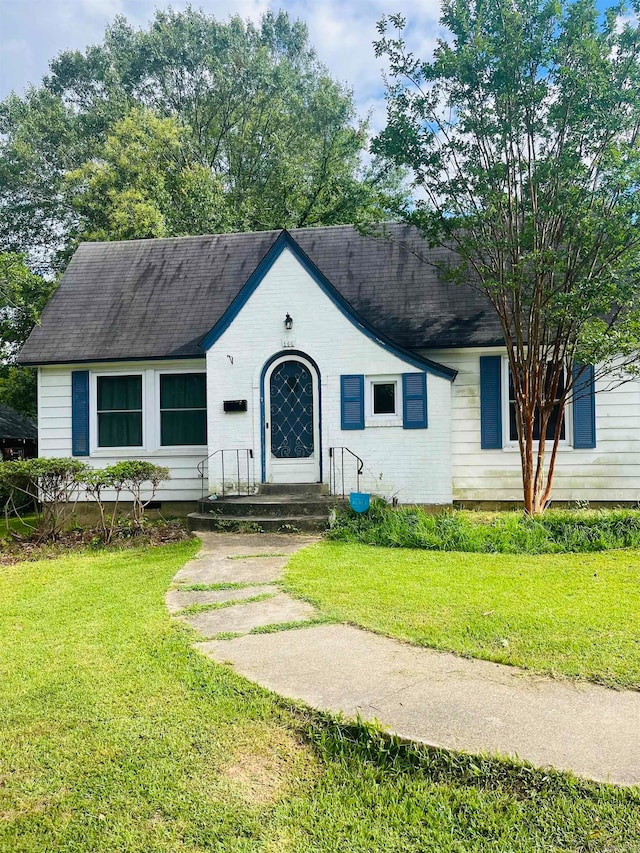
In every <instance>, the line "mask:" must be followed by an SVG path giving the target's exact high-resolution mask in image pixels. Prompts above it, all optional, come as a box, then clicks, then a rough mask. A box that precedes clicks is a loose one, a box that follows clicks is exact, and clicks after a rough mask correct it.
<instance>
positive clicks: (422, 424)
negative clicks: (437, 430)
mask: <svg viewBox="0 0 640 853" xmlns="http://www.w3.org/2000/svg"><path fill="white" fill-rule="evenodd" d="M402 426H403V428H404V429H426V428H427V374H426V373H403V374H402Z"/></svg>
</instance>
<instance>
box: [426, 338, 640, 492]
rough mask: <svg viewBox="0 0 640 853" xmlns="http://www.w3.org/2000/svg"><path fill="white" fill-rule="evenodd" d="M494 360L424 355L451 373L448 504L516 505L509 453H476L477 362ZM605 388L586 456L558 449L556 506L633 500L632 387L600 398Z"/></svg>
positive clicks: (638, 480)
mask: <svg viewBox="0 0 640 853" xmlns="http://www.w3.org/2000/svg"><path fill="white" fill-rule="evenodd" d="M501 352H504V351H500V350H488V349H486V350H478V349H476V350H471V349H467V350H442V351H433V350H430V351H428V352H426V351H425V353H424V354H425V355H428V356H429V357H430V358H433V359H434V360H436V361H438V362H440V363H442V364H446V365H447V366H449V367H453V368H454V369H455V370H457V371H459V372H458V376H457V378H456V381H455V383H454V385H453V397H452V411H451V419H452V422H451V436H452V475H453V497H454V500H470V501H477V500H488V501H510V500H516V501H517V500H521V499H522V481H521V474H520V456H519V453H518V451H517V449H513V448H505V449H503V450H481V449H480V356H481V355H491V354H499V353H501ZM607 387H608V383H607V382H605V381H599V382H597V384H596V392H597V393H596V441H597V446H596V447H595V448H594V449H593V450H574V449H573V448H571V447H566V448H561V449H560V451H559V455H558V462H557V466H556V476H555V481H554V483H555V485H554V490H553V498H554V499H556V500H559V501H575V500H590V501H638V500H640V382H639V381H633V382H628V383H625V384H624V385H620V386H619V387H615V386H614V387H612V388H611V390H605V389H606V388H607ZM503 393H504V389H503ZM506 437H508V435H507V436H505V438H506Z"/></svg>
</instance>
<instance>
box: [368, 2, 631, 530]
mask: <svg viewBox="0 0 640 853" xmlns="http://www.w3.org/2000/svg"><path fill="white" fill-rule="evenodd" d="M633 10H634V12H635V14H636V20H635V21H634V19H633V17H629V18H625V17H624V13H625V10H624V8H623V7H615V8H613V9H609V10H608V11H607V12H606V13H605V14H603V15H600V14H599V13H598V11H597V9H596V6H595V3H594V2H592V0H575V2H564V3H560V2H556V0H484V2H483V0H475V2H462V0H444V3H443V13H442V21H441V22H442V24H443V26H444V27H446V28H447V29H448V30H449V32H450V38H449V39H448V40H441V41H439V42H438V44H437V47H436V49H435V52H434V56H433V60H432V61H430V62H423V61H421V60H420V59H418V58H416V57H415V56H414V55H413V54H412V53H411V52H410V51H408V50H407V47H406V44H405V41H404V38H403V32H402V31H403V29H404V27H405V21H404V19H403V18H402V17H401V16H399V15H396V16H392V17H390V18H384V19H382V20H381V21H380V23H379V24H378V30H379V33H380V38H379V40H378V41H377V42H376V43H375V49H376V54H377V55H378V56H383V55H384V56H386V57H387V58H388V60H389V63H390V79H389V81H388V85H387V101H388V103H387V110H388V123H387V126H386V128H385V129H384V131H383V132H382V133H381V134H380V135H379V136H378V138H377V139H376V140H375V142H374V146H373V147H374V151H376V152H377V153H378V154H379V155H381V156H385V157H387V158H389V160H390V161H391V162H392V163H394V164H395V165H397V166H402V167H408V168H409V169H410V170H411V173H412V176H413V184H414V188H415V190H416V191H419V192H418V195H417V198H416V200H415V201H414V202H413V203H412V205H411V206H407V207H405V208H404V209H402V210H400V211H399V212H400V215H401V216H402V217H403V218H404V219H405V220H406V221H408V222H410V223H413V224H414V225H416V226H417V227H418V228H419V229H420V230H421V231H422V233H423V234H424V235H425V236H426V238H427V239H428V241H429V243H430V245H432V246H447V247H449V248H454V249H455V250H456V253H457V258H458V259H459V262H456V263H452V264H449V265H448V266H447V267H446V268H445V269H443V275H446V276H447V277H449V278H450V279H451V280H453V281H456V282H461V283H462V282H463V283H464V284H465V286H472V287H475V288H478V289H480V290H481V291H482V292H483V293H484V294H485V295H486V297H487V299H488V301H489V303H490V305H491V306H492V308H493V310H494V311H495V312H496V314H497V316H498V318H499V320H500V324H501V328H502V333H503V336H504V341H505V345H506V349H507V355H508V360H509V367H510V373H511V382H512V384H513V391H512V393H513V397H514V401H515V416H516V422H517V434H518V442H519V447H520V456H521V462H522V480H523V493H524V506H525V509H526V511H527V512H530V513H538V512H540V511H542V510H543V509H544V507H545V505H546V504H547V502H548V501H549V499H550V496H551V491H552V486H553V478H554V471H555V463H556V457H557V451H558V445H559V441H560V437H561V433H562V425H563V421H564V413H565V409H566V406H567V403H568V402H570V401H571V399H572V398H573V397H574V396H576V397H577V396H579V395H580V394H581V393H584V391H583V389H584V384H585V382H584V375H585V370H586V368H585V367H584V365H587V364H591V365H597V367H596V378H597V377H599V376H604V375H610V376H614V377H616V378H617V379H618V380H619V381H625V379H627V378H628V377H629V376H630V375H631V374H632V373H633V372H634V370H637V353H638V349H639V348H640V286H639V280H640V278H639V274H640V228H639V222H640V220H639V215H640V192H639V191H638V188H639V186H640V146H639V132H640V27H638V25H637V15H638V12H639V11H640V4H638V3H637V2H635V0H634V4H633ZM394 28H395V29H396V32H394V31H393V30H394ZM581 380H582V381H581ZM551 433H552V434H551ZM537 434H539V436H540V440H539V441H537V440H536V435H537ZM547 442H549V444H550V450H549V452H547V451H548V448H547Z"/></svg>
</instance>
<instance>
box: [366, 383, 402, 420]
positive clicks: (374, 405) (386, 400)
mask: <svg viewBox="0 0 640 853" xmlns="http://www.w3.org/2000/svg"><path fill="white" fill-rule="evenodd" d="M397 390H398V387H397V383H396V382H387V381H384V382H375V381H373V382H372V383H371V414H372V415H387V416H389V415H397V414H398V411H397Z"/></svg>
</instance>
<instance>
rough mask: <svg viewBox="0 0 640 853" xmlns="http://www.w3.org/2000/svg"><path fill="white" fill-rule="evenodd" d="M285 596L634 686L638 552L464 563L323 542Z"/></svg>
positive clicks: (295, 562)
mask: <svg viewBox="0 0 640 853" xmlns="http://www.w3.org/2000/svg"><path fill="white" fill-rule="evenodd" d="M285 585H286V587H287V589H289V590H290V591H291V592H293V594H295V595H298V596H301V597H303V598H305V599H307V600H309V601H311V602H312V603H313V604H314V605H316V606H317V607H318V608H319V609H320V611H321V612H322V613H324V614H326V615H327V616H328V617H330V618H332V619H337V620H339V621H343V622H351V623H353V624H356V625H362V626H363V627H365V628H368V629H370V630H373V631H378V632H380V633H383V634H387V635H389V636H392V637H397V638H398V639H401V640H408V641H410V642H412V643H416V644H419V645H424V646H431V647H433V648H437V649H446V650H448V651H453V652H457V653H459V654H462V655H467V656H469V657H478V658H484V659H485V660H493V661H497V662H499V663H507V664H514V665H517V666H522V667H526V668H528V669H531V670H534V671H536V672H542V673H547V674H560V675H565V676H570V677H574V678H582V679H588V680H591V681H596V682H599V683H602V684H606V685H610V686H621V687H634V688H638V689H640V634H639V629H638V614H640V552H638V551H612V552H609V553H606V554H579V555H578V554H541V555H535V556H533V555H529V556H523V555H514V554H461V553H442V552H440V553H433V552H425V551H416V550H404V549H402V550H401V549H398V550H395V551H390V550H388V549H385V548H374V547H371V546H364V545H351V544H342V543H337V542H331V543H327V542H325V543H320V544H318V545H315V546H312V547H311V548H306V549H304V550H303V551H301V552H299V553H298V554H296V555H294V556H293V558H292V560H291V561H290V562H289V564H288V567H287V573H286V584H285Z"/></svg>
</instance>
